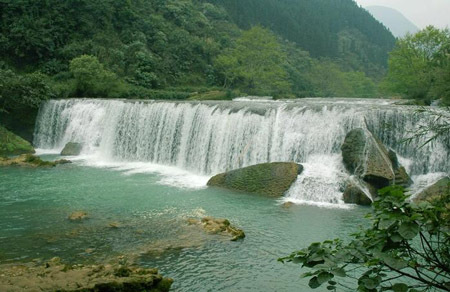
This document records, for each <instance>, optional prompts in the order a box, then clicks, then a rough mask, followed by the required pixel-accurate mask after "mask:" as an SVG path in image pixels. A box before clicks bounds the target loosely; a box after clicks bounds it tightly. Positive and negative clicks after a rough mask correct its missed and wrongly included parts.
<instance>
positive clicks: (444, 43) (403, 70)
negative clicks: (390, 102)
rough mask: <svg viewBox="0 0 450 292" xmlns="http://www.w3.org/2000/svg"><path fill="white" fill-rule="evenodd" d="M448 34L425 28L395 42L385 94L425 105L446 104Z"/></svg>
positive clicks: (449, 36)
mask: <svg viewBox="0 0 450 292" xmlns="http://www.w3.org/2000/svg"><path fill="white" fill-rule="evenodd" d="M449 58H450V30H448V29H443V30H439V29H437V28H435V27H433V26H428V27H427V28H425V29H424V30H422V31H420V32H418V33H416V34H414V35H407V36H406V37H404V38H403V39H400V40H398V42H397V44H396V46H395V48H394V50H393V51H392V52H391V53H390V56H389V71H388V75H387V77H386V80H385V82H384V84H383V87H384V88H385V90H387V91H388V92H391V93H397V94H401V95H403V96H405V97H408V98H414V99H419V100H423V101H425V102H427V103H429V102H430V101H431V100H433V99H436V98H441V97H442V98H443V99H444V100H445V101H447V100H449V99H450V97H449V95H450V92H449V88H448V82H447V81H448V80H449V78H450V77H449V75H450V71H449V70H450V65H449V63H450V62H449Z"/></svg>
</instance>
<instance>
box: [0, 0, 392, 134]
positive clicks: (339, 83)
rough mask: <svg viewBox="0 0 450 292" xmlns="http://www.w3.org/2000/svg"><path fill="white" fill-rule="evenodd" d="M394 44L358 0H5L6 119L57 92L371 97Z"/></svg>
mask: <svg viewBox="0 0 450 292" xmlns="http://www.w3.org/2000/svg"><path fill="white" fill-rule="evenodd" d="M393 44H394V38H393V36H392V35H391V34H390V33H389V31H387V30H386V29H385V28H384V27H383V26H382V25H381V24H380V23H378V22H377V21H375V20H374V18H373V17H372V16H371V15H370V14H369V13H368V12H366V11H365V10H363V9H362V8H359V7H358V6H357V5H356V4H355V3H354V2H353V1H352V0H333V1H330V0H221V1H219V0H1V1H0V113H2V114H1V115H0V123H3V124H5V125H6V124H8V125H9V124H10V125H12V124H17V123H15V122H11V121H5V119H6V117H8V116H9V117H14V118H17V117H18V116H20V115H23V117H24V118H25V119H30V120H32V115H30V114H28V111H27V110H25V109H24V108H30V107H34V110H35V108H36V107H37V106H38V105H39V104H40V102H41V101H42V100H43V99H47V98H52V97H58V98H65V97H83V96H86V97H108V98H163V99H186V98H195V99H211V98H215V99H224V98H231V97H233V96H237V95H240V96H242V95H246V94H250V95H272V96H275V97H284V98H286V97H304V96H348V97H351V96H354V97H369V96H376V95H377V87H376V82H377V81H379V80H380V79H381V77H382V75H383V74H384V73H385V71H386V62H387V53H388V51H389V50H390V49H391V48H392V46H393ZM4 113H6V114H4Z"/></svg>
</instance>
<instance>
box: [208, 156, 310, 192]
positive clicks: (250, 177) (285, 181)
mask: <svg viewBox="0 0 450 292" xmlns="http://www.w3.org/2000/svg"><path fill="white" fill-rule="evenodd" d="M302 171H303V166H302V165H300V164H297V163H294V162H272V163H263V164H257V165H253V166H248V167H244V168H240V169H236V170H232V171H229V172H225V173H221V174H218V175H216V176H214V177H212V178H211V179H210V180H209V181H208V186H214V187H222V188H226V189H231V190H236V191H243V192H247V193H255V194H261V195H266V196H269V197H281V196H283V195H284V193H285V192H286V191H287V190H289V188H290V187H291V185H292V184H293V183H294V182H295V181H296V179H297V176H298V175H299V174H300V173H301V172H302Z"/></svg>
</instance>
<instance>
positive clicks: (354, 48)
mask: <svg viewBox="0 0 450 292" xmlns="http://www.w3.org/2000/svg"><path fill="white" fill-rule="evenodd" d="M209 2H211V3H214V4H216V5H221V6H223V7H224V8H225V9H226V10H227V12H228V14H229V15H230V17H231V18H232V20H233V21H234V22H235V23H236V24H237V25H238V26H239V27H240V28H242V29H248V28H249V27H251V26H253V25H258V24H259V25H263V26H265V27H267V28H269V29H271V30H272V31H274V32H275V33H277V34H279V35H280V36H281V37H282V38H284V39H287V40H289V41H292V42H295V43H297V44H298V45H299V46H300V47H302V48H303V49H305V50H307V51H309V52H310V54H311V55H312V56H314V57H330V58H342V59H343V60H344V63H347V64H351V63H352V62H354V61H355V59H356V60H357V63H358V64H351V66H353V67H358V65H359V66H365V68H364V69H365V71H366V72H367V71H370V65H372V66H377V67H383V68H385V67H386V66H387V56H388V52H389V51H390V50H391V49H392V48H393V46H394V43H395V38H394V37H393V36H392V34H391V33H390V32H389V31H388V30H387V29H386V28H385V27H384V26H383V25H382V24H380V23H379V22H378V21H376V20H375V19H374V18H373V17H372V16H371V15H370V14H369V13H368V12H367V11H366V10H364V9H362V8H360V7H359V6H358V5H357V4H356V3H355V2H354V1H352V0H335V1H329V0H314V1H311V0H209ZM349 59H352V62H350V61H349ZM353 69H360V68H353Z"/></svg>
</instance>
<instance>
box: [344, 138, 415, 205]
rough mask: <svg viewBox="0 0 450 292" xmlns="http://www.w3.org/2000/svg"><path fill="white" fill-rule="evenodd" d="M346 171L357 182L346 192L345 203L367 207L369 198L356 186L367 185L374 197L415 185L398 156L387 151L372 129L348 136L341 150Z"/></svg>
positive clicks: (349, 185)
mask: <svg viewBox="0 0 450 292" xmlns="http://www.w3.org/2000/svg"><path fill="white" fill-rule="evenodd" d="M341 150H342V158H343V162H344V165H345V168H346V169H347V170H348V171H349V172H350V174H351V175H353V176H354V177H355V178H356V179H357V180H358V181H359V183H358V184H354V183H350V184H348V185H347V186H346V188H345V189H344V201H345V202H347V203H352V204H359V205H368V204H370V203H371V201H370V199H369V198H368V197H367V195H366V194H365V193H364V192H363V191H362V190H361V189H360V188H359V187H358V186H357V185H360V184H361V185H365V186H366V187H367V189H368V190H369V191H370V194H371V196H372V198H376V196H377V192H378V190H379V189H381V188H384V187H387V186H389V185H400V186H403V187H404V188H406V187H408V186H410V185H411V184H412V180H411V178H410V177H409V175H408V173H407V172H406V169H405V168H404V167H403V166H401V165H400V163H399V160H398V157H397V154H396V153H395V152H394V151H393V150H391V149H388V148H387V147H386V146H385V145H383V143H382V142H381V141H380V139H378V138H377V137H375V136H374V135H373V134H372V133H371V132H370V131H369V130H366V129H354V130H352V131H350V132H349V133H348V134H347V136H346V137H345V140H344V144H343V145H342V147H341Z"/></svg>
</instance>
